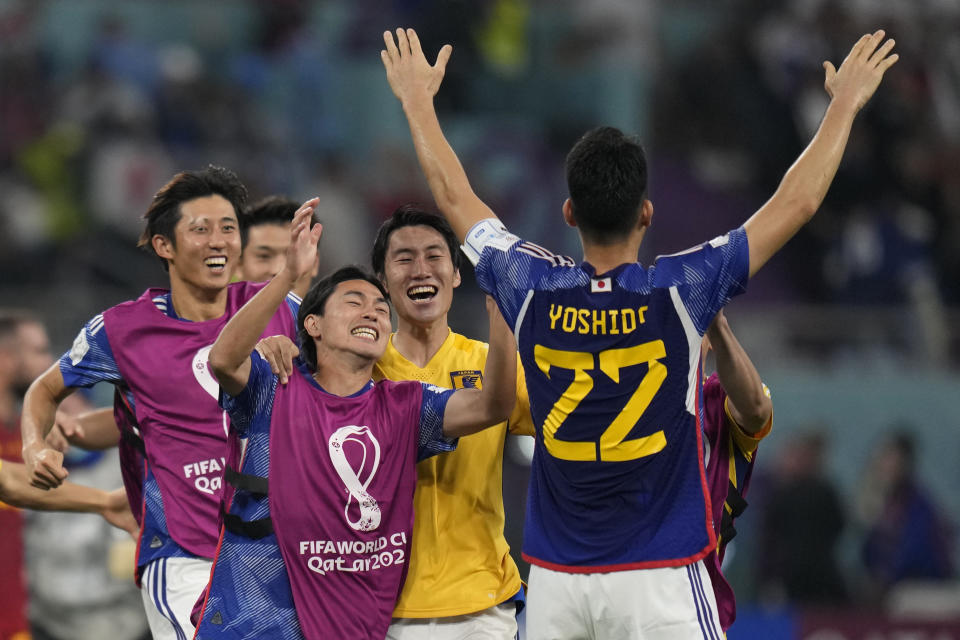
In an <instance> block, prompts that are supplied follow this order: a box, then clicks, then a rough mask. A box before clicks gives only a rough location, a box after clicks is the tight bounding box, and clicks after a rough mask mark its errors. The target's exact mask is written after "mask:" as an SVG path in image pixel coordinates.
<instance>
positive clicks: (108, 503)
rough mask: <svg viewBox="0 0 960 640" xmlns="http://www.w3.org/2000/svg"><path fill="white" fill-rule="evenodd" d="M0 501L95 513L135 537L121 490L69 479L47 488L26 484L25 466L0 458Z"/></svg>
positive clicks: (27, 479) (24, 506)
mask: <svg viewBox="0 0 960 640" xmlns="http://www.w3.org/2000/svg"><path fill="white" fill-rule="evenodd" d="M0 501H2V502H5V503H7V504H9V505H11V506H14V507H18V508H21V509H34V510H39V511H74V512H78V513H98V514H100V515H101V516H103V519H104V520H106V521H107V522H109V523H110V524H112V525H113V526H115V527H117V528H118V529H123V530H124V531H126V532H128V533H129V534H130V535H131V536H134V537H136V535H137V532H138V528H137V521H136V520H135V519H134V517H133V513H131V512H130V505H129V503H128V501H127V495H126V493H124V491H123V489H117V490H116V491H101V490H100V489H94V488H92V487H85V486H82V485H78V484H73V483H72V482H66V483H64V484H63V486H61V487H59V488H57V489H54V490H52V491H48V490H45V489H38V488H36V487H34V486H31V484H30V476H29V474H28V473H27V468H26V466H25V465H22V464H19V463H16V462H11V461H9V460H2V461H0Z"/></svg>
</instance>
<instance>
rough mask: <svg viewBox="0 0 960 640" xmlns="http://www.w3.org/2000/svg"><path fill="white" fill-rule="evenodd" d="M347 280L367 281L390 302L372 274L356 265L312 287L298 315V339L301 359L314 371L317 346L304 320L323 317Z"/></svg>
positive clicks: (381, 285)
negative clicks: (335, 290)
mask: <svg viewBox="0 0 960 640" xmlns="http://www.w3.org/2000/svg"><path fill="white" fill-rule="evenodd" d="M347 280H365V281H366V282H369V283H370V284H372V285H373V286H375V287H376V288H377V290H378V291H379V292H380V293H381V295H383V298H384V300H388V301H389V300H390V296H389V295H387V290H386V289H385V288H384V287H383V283H382V282H380V280H379V279H378V278H376V277H375V276H374V275H373V274H372V273H370V272H369V271H367V270H366V269H364V268H363V267H361V266H359V265H355V264H351V265H347V266H345V267H340V268H339V269H337V270H336V271H334V272H333V273H331V274H330V275H328V276H325V277H324V278H321V279H320V280H317V282H316V283H315V284H314V285H313V286H312V287H310V291H308V292H307V295H306V296H304V298H303V302H301V303H300V312H299V313H298V314H297V337H298V338H299V339H300V357H301V358H302V359H303V361H304V362H306V363H307V365H308V366H309V367H310V369H312V370H313V371H316V370H317V345H315V344H314V343H313V337H312V336H311V335H310V334H309V333H307V330H306V329H305V328H304V327H303V322H304V320H306V319H307V316H309V315H318V316H322V315H323V312H324V310H325V308H326V306H327V299H328V298H329V297H330V294H332V293H333V290H334V289H336V288H337V285H338V284H340V283H341V282H346V281H347Z"/></svg>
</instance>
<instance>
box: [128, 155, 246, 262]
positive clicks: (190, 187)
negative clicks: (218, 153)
mask: <svg viewBox="0 0 960 640" xmlns="http://www.w3.org/2000/svg"><path fill="white" fill-rule="evenodd" d="M212 195H219V196H222V197H223V198H224V199H225V200H227V202H229V203H230V204H231V205H233V210H234V212H235V213H236V214H237V221H238V223H239V224H240V229H241V232H242V230H243V226H244V216H243V206H244V204H245V203H246V201H247V188H246V187H245V186H243V183H242V182H240V178H238V177H237V174H235V173H234V172H233V171H230V170H229V169H224V168H223V167H217V166H214V165H207V168H206V169H203V170H201V171H181V172H180V173H178V174H177V175H175V176H173V178H172V179H171V180H170V182H168V183H167V184H165V185H163V187H161V188H160V190H159V191H157V193H156V195H154V196H153V202H151V203H150V208H149V209H147V212H146V213H144V214H143V218H144V220H146V221H147V224H146V226H145V227H144V229H143V233H141V234H140V241H139V242H137V246H138V247H145V248H147V249H149V250H150V251H154V253H156V251H155V250H154V248H153V242H152V240H153V237H154V236H156V235H161V236H163V237H164V238H166V239H167V240H169V241H170V242H171V244H173V245H174V246H176V234H175V233H174V229H175V228H176V226H177V223H178V222H180V215H181V211H180V205H182V204H183V203H184V202H189V201H190V200H196V199H197V198H204V197H206V196H212ZM158 257H159V256H158ZM160 262H161V263H163V268H164V270H169V269H170V265H169V264H167V261H166V260H165V259H164V258H160Z"/></svg>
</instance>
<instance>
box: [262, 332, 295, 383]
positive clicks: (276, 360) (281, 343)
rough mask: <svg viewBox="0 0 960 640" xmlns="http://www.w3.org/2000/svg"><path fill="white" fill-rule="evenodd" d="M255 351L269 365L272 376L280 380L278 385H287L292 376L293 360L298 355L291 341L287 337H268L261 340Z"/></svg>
mask: <svg viewBox="0 0 960 640" xmlns="http://www.w3.org/2000/svg"><path fill="white" fill-rule="evenodd" d="M255 349H256V351H257V353H259V354H260V357H261V358H263V359H264V360H266V361H267V364H269V365H270V370H271V371H273V373H274V375H276V376H277V377H279V378H280V384H287V381H288V380H289V379H290V376H291V375H292V374H293V359H294V358H296V357H297V356H298V355H300V349H299V348H297V345H295V344H294V343H293V340H291V339H290V338H288V337H287V336H268V337H266V338H263V339H261V340H260V342H258V343H257V346H256V347H255Z"/></svg>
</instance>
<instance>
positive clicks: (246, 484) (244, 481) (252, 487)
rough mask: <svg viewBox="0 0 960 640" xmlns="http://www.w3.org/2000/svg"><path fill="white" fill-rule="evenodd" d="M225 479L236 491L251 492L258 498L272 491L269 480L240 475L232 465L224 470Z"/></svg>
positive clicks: (247, 474)
mask: <svg viewBox="0 0 960 640" xmlns="http://www.w3.org/2000/svg"><path fill="white" fill-rule="evenodd" d="M223 479H224V480H226V481H227V484H229V485H230V486H231V487H233V488H234V489H241V490H243V491H249V492H250V493H254V494H256V495H258V496H265V495H267V493H268V492H269V489H270V481H269V480H268V479H267V478H265V477H263V476H255V475H252V474H249V473H240V472H239V471H237V470H235V469H234V468H233V467H231V466H230V465H226V467H225V468H224V470H223Z"/></svg>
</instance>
